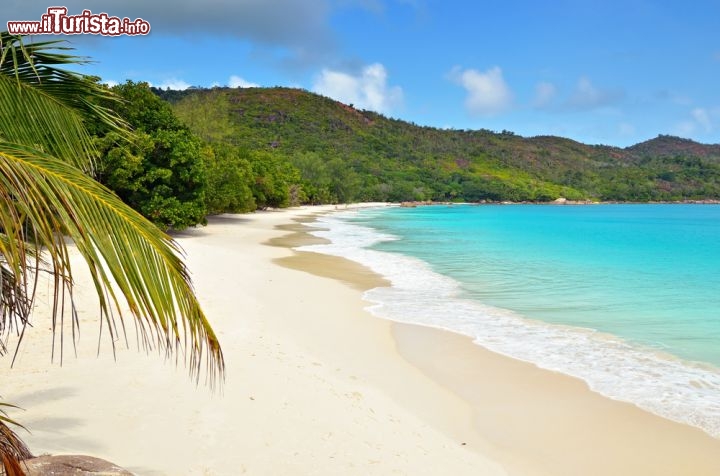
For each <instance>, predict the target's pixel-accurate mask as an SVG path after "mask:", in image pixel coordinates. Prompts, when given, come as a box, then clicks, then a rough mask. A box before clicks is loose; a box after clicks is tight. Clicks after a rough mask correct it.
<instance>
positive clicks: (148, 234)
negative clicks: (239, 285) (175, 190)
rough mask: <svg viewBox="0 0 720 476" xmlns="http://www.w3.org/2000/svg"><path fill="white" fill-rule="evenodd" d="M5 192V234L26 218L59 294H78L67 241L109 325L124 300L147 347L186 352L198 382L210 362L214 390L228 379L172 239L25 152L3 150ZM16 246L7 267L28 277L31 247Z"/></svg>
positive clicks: (2, 146) (12, 147)
mask: <svg viewBox="0 0 720 476" xmlns="http://www.w3.org/2000/svg"><path fill="white" fill-rule="evenodd" d="M0 187H2V188H4V189H5V190H7V191H8V193H9V195H10V196H13V197H14V198H15V200H14V201H13V202H12V203H11V204H10V205H11V208H14V211H13V213H0V219H2V220H3V221H2V222H0V227H2V230H3V231H4V232H5V233H6V234H9V233H10V232H13V233H21V232H20V228H21V227H18V226H17V222H13V220H14V219H16V217H17V216H23V217H25V219H26V220H27V222H28V226H29V227H30V229H31V230H32V235H33V238H34V239H35V240H36V245H37V246H39V247H42V248H43V249H44V250H45V253H44V254H45V255H46V256H47V260H48V261H49V263H50V265H51V268H52V272H53V273H54V274H55V280H56V281H55V286H56V289H57V288H58V287H60V288H61V289H64V287H65V286H69V287H70V289H71V286H72V275H71V273H70V257H69V253H68V250H67V245H66V244H65V240H64V239H62V235H66V236H68V237H69V238H71V239H72V240H73V242H74V243H75V246H76V247H77V249H78V251H79V253H80V254H81V255H82V256H83V258H84V259H85V261H86V262H87V264H88V267H89V270H90V273H91V276H92V280H93V284H94V286H95V288H96V291H97V293H98V296H99V298H100V305H101V310H102V313H103V316H104V318H105V319H109V316H110V315H112V312H111V307H110V306H111V303H109V302H108V301H107V300H106V299H105V298H104V296H105V295H108V296H110V299H111V300H112V301H113V303H112V304H114V305H115V307H116V308H117V309H120V307H119V306H118V296H122V297H123V298H124V302H125V303H126V304H127V306H128V308H129V310H130V313H131V314H132V315H133V317H134V318H135V320H136V322H137V323H138V324H139V326H138V327H139V329H140V332H141V333H142V335H143V340H144V341H154V342H155V343H156V344H157V345H158V347H159V348H162V349H165V351H166V352H173V351H180V350H183V351H185V357H184V358H185V359H186V361H187V363H188V365H189V367H190V370H191V373H192V374H194V375H196V376H198V377H199V371H200V370H201V369H200V367H201V366H202V365H203V358H202V355H203V354H204V353H205V354H207V359H206V360H205V362H204V365H205V367H206V370H207V372H208V376H209V377H210V381H211V383H212V381H213V380H214V377H215V376H216V375H222V374H223V371H224V362H223V358H222V352H221V350H220V346H219V343H218V340H217V337H216V336H215V334H214V333H213V331H212V329H211V327H210V325H209V323H208V321H207V319H206V317H205V315H204V313H203V312H202V310H201V308H200V305H199V303H198V302H197V299H196V298H195V296H194V294H193V291H192V287H191V284H190V278H189V274H188V271H187V269H186V268H185V266H184V265H183V263H182V260H181V259H180V256H179V254H180V252H181V250H180V249H179V247H178V245H177V244H176V243H175V242H174V241H173V240H172V239H171V238H170V237H168V236H167V235H165V234H164V233H161V232H159V231H158V229H157V228H156V227H155V226H154V225H152V224H151V223H150V222H148V221H147V220H145V219H144V218H143V217H142V216H141V215H139V214H138V213H137V212H135V211H134V210H132V209H131V208H130V207H128V206H127V205H126V204H124V203H123V202H122V201H121V200H120V199H119V198H118V197H117V196H116V195H114V194H113V193H112V192H111V191H109V190H108V189H106V188H105V187H103V186H102V185H101V184H99V183H98V182H96V181H94V180H93V179H92V178H90V177H88V176H87V175H85V174H84V173H83V172H82V171H81V170H79V169H77V168H75V167H72V166H71V165H69V164H67V163H66V162H64V161H62V160H60V159H58V158H55V157H53V156H51V155H49V154H45V153H44V152H42V151H38V150H35V149H32V148H29V147H26V146H23V145H17V144H10V143H1V142H0ZM10 236H11V237H14V236H12V235H10ZM17 238H19V236H18V237H17ZM10 241H12V240H10ZM16 241H17V242H18V247H16V248H12V247H8V248H7V249H6V250H4V251H5V252H6V253H8V254H6V255H4V259H5V260H6V262H7V265H8V267H9V268H10V269H13V270H14V272H16V273H19V274H18V275H23V274H22V273H24V272H25V271H24V270H25V267H24V264H25V263H24V260H25V259H26V257H23V253H22V252H20V250H19V249H18V248H22V246H23V240H20V239H18V240H16ZM116 288H117V289H118V290H119V293H118V292H116ZM71 297H72V296H71ZM54 312H55V313H57V309H55V311H54ZM179 317H184V319H178V318H179ZM121 318H122V317H121ZM178 320H180V321H181V324H179V323H178ZM108 324H109V325H112V323H111V322H110V321H109V320H108ZM148 336H149V337H148Z"/></svg>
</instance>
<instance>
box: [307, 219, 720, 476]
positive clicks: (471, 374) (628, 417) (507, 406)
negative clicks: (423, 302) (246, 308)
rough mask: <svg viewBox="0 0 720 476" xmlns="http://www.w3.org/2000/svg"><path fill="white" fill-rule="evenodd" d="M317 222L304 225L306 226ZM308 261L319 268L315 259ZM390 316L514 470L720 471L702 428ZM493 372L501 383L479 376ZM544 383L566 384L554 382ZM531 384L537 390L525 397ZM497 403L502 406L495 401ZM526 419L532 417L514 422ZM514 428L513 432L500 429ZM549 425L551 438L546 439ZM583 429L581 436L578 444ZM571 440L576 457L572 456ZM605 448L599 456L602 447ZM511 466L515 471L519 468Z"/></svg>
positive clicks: (410, 352)
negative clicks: (468, 406)
mask: <svg viewBox="0 0 720 476" xmlns="http://www.w3.org/2000/svg"><path fill="white" fill-rule="evenodd" d="M317 229H318V228H310V227H305V230H306V231H313V230H317ZM294 231H295V233H296V235H295V243H296V244H295V245H294V246H300V245H302V244H315V243H318V240H324V239H319V238H317V237H314V236H312V235H309V234H308V235H307V237H308V241H307V242H305V243H302V242H301V239H300V237H299V233H301V232H300V231H299V230H298V228H296V229H295V230H294ZM324 242H327V240H324ZM296 253H304V254H307V253H312V252H308V251H296ZM320 256H322V255H320ZM335 258H336V259H337V260H339V261H348V260H346V259H344V258H339V257H335ZM366 270H367V268H366ZM306 271H308V272H311V273H315V272H317V270H316V269H312V268H309V269H306ZM367 272H370V273H372V271H370V270H367ZM382 279H384V278H382ZM368 315H370V313H369V312H368ZM373 317H374V316H373ZM390 322H392V326H393V337H394V339H395V341H396V345H397V350H398V352H399V354H400V355H402V356H403V358H405V359H406V360H407V361H408V362H410V363H411V364H413V365H414V366H415V367H417V368H419V369H421V370H422V371H423V373H425V374H426V375H428V376H429V377H431V378H432V379H433V380H435V381H436V382H438V383H440V384H441V385H443V386H445V387H446V388H448V389H450V390H452V391H453V392H454V393H455V394H456V395H458V396H460V397H461V398H463V400H465V401H466V402H468V403H470V404H471V406H472V407H473V410H474V414H475V417H474V419H475V429H476V431H478V433H480V434H482V435H483V436H484V437H486V438H487V436H488V435H495V437H491V438H488V439H489V441H490V442H491V444H492V446H494V447H495V450H493V451H491V452H490V456H492V457H493V458H496V459H498V460H499V461H501V462H502V463H503V464H504V465H505V466H506V467H507V468H513V469H514V470H517V471H518V473H517V474H567V475H573V474H628V475H630V474H633V475H635V474H653V475H655V474H658V475H660V474H667V475H673V474H708V475H709V474H718V473H719V472H720V456H719V455H720V453H718V452H719V451H720V439H716V438H713V437H711V436H710V435H708V434H707V433H705V432H704V431H703V430H701V429H699V428H696V427H693V426H690V425H687V424H684V423H678V422H674V421H671V420H668V419H665V418H663V417H660V416H658V415H655V414H653V413H651V412H648V411H646V410H644V409H641V408H639V407H637V406H636V405H634V404H631V403H627V402H622V401H618V400H613V399H610V398H608V397H605V396H603V395H601V394H599V393H596V392H594V391H592V390H590V388H589V386H588V384H587V383H586V382H584V381H583V380H580V379H578V378H575V377H571V376H568V375H565V374H561V373H558V372H554V371H550V370H545V369H541V368H539V367H537V366H536V365H534V364H532V363H529V362H525V361H520V360H516V359H513V358H511V357H507V356H504V355H501V354H498V353H495V352H493V351H490V350H488V349H485V348H484V347H481V346H480V345H478V344H475V343H474V342H472V339H471V338H469V337H467V336H464V335H461V334H457V333H454V332H452V331H448V330H444V329H439V328H434V327H430V326H421V325H417V324H406V323H399V322H394V321H390ZM418 341H421V342H422V344H418ZM430 349H441V350H439V351H433V350H430ZM468 362H473V363H474V364H475V365H470V364H468ZM486 367H487V368H486ZM498 369H503V370H502V371H499V370H498ZM488 376H491V377H492V381H493V382H496V383H495V384H493V385H488V384H483V383H482V382H487V381H488V378H487V377H488ZM499 387H502V390H498V388H499ZM547 387H554V388H556V389H562V390H561V391H559V392H555V391H552V390H550V391H548V390H547ZM528 394H530V395H532V397H530V398H528ZM535 399H540V402H534V400H535ZM557 401H562V402H563V405H561V406H562V408H557V406H558V405H557V404H556V403H554V402H557ZM510 402H512V403H510ZM498 407H500V409H501V411H502V412H503V415H501V416H499V415H498V414H495V413H494V412H493V410H492V409H493V408H498ZM596 414H600V415H601V416H600V417H597V416H595V415H596ZM524 422H532V423H533V424H532V425H531V426H530V427H529V428H524V429H523V430H521V431H520V432H518V431H517V430H518V429H519V428H520V427H522V426H523V423H524ZM537 426H540V427H541V428H542V429H538V428H537ZM511 427H514V428H515V430H510V428H511ZM612 428H616V429H617V430H619V431H617V432H615V431H612ZM513 431H515V434H514V435H513V436H512V437H508V436H507V435H505V436H502V435H503V433H512V432H513ZM584 432H587V433H589V435H586V434H584ZM549 435H552V438H553V440H552V441H553V443H554V444H548V440H547V436H549ZM579 435H582V438H581V439H580V441H582V444H577V441H578V438H577V436H579ZM630 448H632V451H629V449H630ZM496 450H499V451H496ZM568 450H571V451H572V454H573V456H572V457H568V454H567V452H568ZM599 453H602V454H603V458H598V457H597V456H598V454H599ZM509 455H510V456H509ZM526 459H527V461H525V460H526ZM514 470H513V471H512V472H511V474H515V473H514Z"/></svg>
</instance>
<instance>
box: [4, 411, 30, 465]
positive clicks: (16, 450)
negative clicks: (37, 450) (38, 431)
mask: <svg viewBox="0 0 720 476" xmlns="http://www.w3.org/2000/svg"><path fill="white" fill-rule="evenodd" d="M3 407H4V408H17V407H16V406H15V405H10V404H8V403H3V402H0V469H3V470H4V471H5V473H4V474H5V475H6V476H22V475H24V474H25V472H24V471H23V469H22V466H21V465H22V463H21V461H22V460H25V459H28V458H32V457H33V455H32V453H30V450H29V449H28V447H27V446H26V445H25V443H23V441H22V440H21V439H20V438H19V437H18V436H17V434H16V433H15V432H14V431H13V430H12V429H11V428H10V426H11V425H12V426H17V427H19V428H22V429H25V427H24V426H22V425H20V424H19V423H17V422H15V421H14V420H11V419H10V418H8V416H7V413H6V412H5V410H4V408H3Z"/></svg>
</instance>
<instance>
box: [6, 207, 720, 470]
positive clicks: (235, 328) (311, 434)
mask: <svg viewBox="0 0 720 476" xmlns="http://www.w3.org/2000/svg"><path fill="white" fill-rule="evenodd" d="M331 209H332V207H325V208H309V209H308V208H302V209H293V210H286V211H281V212H264V213H255V214H250V215H232V216H231V215H226V216H221V217H216V218H213V219H211V220H210V224H209V225H208V226H207V227H205V228H200V229H196V230H191V231H188V232H186V233H183V234H181V235H179V236H178V241H179V242H180V244H181V245H182V247H183V248H184V249H185V251H186V253H187V263H188V266H189V268H190V270H191V272H192V277H193V282H194V285H195V289H196V291H197V293H198V296H199V298H200V301H201V303H202V304H203V307H204V309H205V311H206V314H207V315H208V318H209V319H210V321H211V323H212V324H213V327H214V329H215V331H216V333H217V334H218V336H219V338H220V341H221V344H222V346H223V350H224V353H225V357H226V362H227V375H226V380H225V383H224V385H223V388H222V392H221V393H212V392H211V391H210V390H209V389H208V388H205V387H203V386H202V385H201V386H200V387H196V386H195V384H194V383H193V382H192V381H191V380H190V379H189V377H188V375H187V371H186V370H185V369H184V368H183V367H177V368H176V366H175V364H174V362H166V361H164V360H163V358H162V357H160V356H157V355H145V354H143V353H141V352H137V351H136V349H135V345H134V344H131V349H124V348H122V346H121V347H120V348H119V350H118V354H117V359H116V361H114V360H113V355H112V351H111V349H110V347H109V344H108V342H107V341H106V340H103V341H102V344H101V346H102V350H101V352H100V356H99V357H96V351H97V334H98V324H97V322H96V313H97V312H96V311H97V308H96V305H95V304H93V299H92V298H93V294H92V290H91V289H89V288H83V287H82V285H81V286H80V287H79V288H78V291H77V298H78V307H79V309H80V310H81V319H82V327H81V330H82V336H81V340H80V345H79V348H78V354H79V356H78V358H75V357H74V356H73V355H72V346H71V345H67V346H66V356H65V361H64V364H63V366H62V367H60V366H59V365H57V362H56V363H55V364H53V363H51V362H50V346H51V336H50V332H49V321H48V320H47V318H46V316H47V311H46V310H43V308H42V305H40V306H38V310H37V312H36V313H35V317H34V324H35V328H33V329H31V330H30V331H29V334H28V336H27V338H26V341H25V342H24V343H23V346H22V347H21V351H20V355H19V358H18V361H17V362H16V364H15V367H14V368H12V369H10V368H9V365H10V358H9V356H6V357H5V358H3V360H2V366H1V367H0V378H1V379H2V387H1V388H0V395H2V397H3V399H4V400H5V401H8V402H13V403H15V404H18V405H20V406H22V407H24V408H25V409H26V410H25V411H24V412H13V413H12V416H13V417H15V418H16V419H18V420H20V421H21V422H22V423H24V424H25V425H26V426H27V427H28V428H29V429H30V430H31V431H32V433H31V434H30V435H27V438H26V441H27V443H28V444H29V446H30V448H31V449H32V450H33V451H34V452H35V453H37V454H42V453H53V454H60V453H64V454H89V455H92V456H97V457H101V458H104V459H108V460H110V461H113V462H114V463H117V464H119V465H121V466H124V467H126V468H128V469H129V470H131V471H133V472H135V473H137V474H139V475H235V474H249V475H355V474H356V475H367V474H373V475H388V474H399V475H465V474H467V475H471V474H472V475H503V474H508V475H521V474H522V475H549V474H568V475H571V474H598V475H600V474H613V475H622V474H627V475H642V474H648V475H650V474H653V475H654V474H668V475H670V474H687V475H704V474H707V475H710V474H720V440H716V439H713V438H711V437H709V436H707V435H706V434H704V433H702V432H701V431H700V430H697V429H694V428H691V427H687V426H684V425H680V424H676V423H672V422H669V421H667V420H664V419H661V418H659V417H656V416H654V415H651V414H648V413H646V412H643V411H641V410H639V409H637V408H636V407H633V406H631V405H628V404H623V403H619V402H614V401H611V400H608V399H606V398H603V397H601V396H599V395H597V394H594V393H593V392H590V391H589V390H588V389H587V387H586V386H585V385H584V384H583V383H582V382H580V381H577V380H575V379H571V378H569V377H565V376H562V375H558V374H554V373H551V372H547V371H543V370H539V369H537V368H536V367H534V366H532V365H530V364H527V363H522V362H518V361H514V360H511V359H508V358H505V357H501V356H498V355H496V354H492V353H490V352H486V351H484V350H482V349H480V348H479V347H477V346H474V345H472V344H471V343H470V342H469V340H468V339H465V338H463V337H461V336H456V335H452V334H448V333H445V332H440V331H435V330H429V329H424V328H418V327H414V326H405V325H397V324H393V323H390V322H387V321H383V320H380V319H377V318H375V317H372V316H371V315H370V314H369V313H367V312H366V311H364V310H363V306H364V305H365V303H363V301H362V300H361V291H360V289H362V288H363V287H365V288H367V287H368V286H373V285H378V284H382V281H381V280H380V279H379V277H377V276H375V275H373V274H372V273H370V272H368V271H367V270H365V269H363V268H362V267H360V266H359V265H357V266H356V265H354V264H352V263H349V262H346V261H344V260H341V259H338V258H329V257H323V256H319V255H314V254H311V253H302V254H300V255H297V254H295V253H293V252H292V251H291V250H290V249H289V248H287V247H283V246H268V245H267V244H266V243H267V242H268V241H269V240H273V239H275V240H274V242H273V244H275V245H282V244H285V245H288V244H293V240H296V241H298V242H302V240H307V237H304V236H302V235H300V234H298V233H295V234H293V233H292V230H296V229H297V227H298V224H297V223H296V222H295V221H293V219H298V218H300V217H303V216H306V215H309V214H311V213H316V212H319V211H322V210H331ZM281 225H284V227H283V228H284V229H276V228H275V227H276V226H281ZM278 260H279V263H278V262H276V261H278ZM328 260H330V261H328ZM331 261H332V262H331ZM292 268H301V269H307V270H308V271H311V272H312V273H309V272H306V271H303V270H301V269H292ZM339 279H342V280H343V281H345V282H343V281H340V280H339ZM79 282H80V283H84V282H85V281H83V280H82V278H80V279H79ZM348 284H351V285H348ZM129 327H130V331H129V332H130V335H131V336H132V325H130V326H129ZM68 335H69V334H68ZM56 361H57V357H56ZM447 368H452V369H453V371H451V372H446V371H445V370H446V369H447Z"/></svg>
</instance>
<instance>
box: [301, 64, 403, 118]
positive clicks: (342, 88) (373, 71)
mask: <svg viewBox="0 0 720 476" xmlns="http://www.w3.org/2000/svg"><path fill="white" fill-rule="evenodd" d="M312 90H313V91H314V92H316V93H318V94H322V95H324V96H328V97H331V98H333V99H335V100H337V101H340V102H344V103H346V104H353V105H354V106H355V107H358V108H361V109H370V110H373V111H377V112H383V113H384V112H388V111H390V110H391V109H393V108H394V107H396V106H398V105H400V104H401V103H402V99H403V91H402V88H400V87H399V86H388V84H387V72H386V71H385V67H384V66H383V65H382V64H380V63H375V64H371V65H369V66H366V67H365V68H363V70H362V72H361V73H360V74H359V75H355V76H353V75H351V74H348V73H343V72H339V71H331V70H329V69H323V70H322V72H321V73H320V75H319V76H318V77H317V79H316V80H315V82H314V84H313V89H312Z"/></svg>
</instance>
